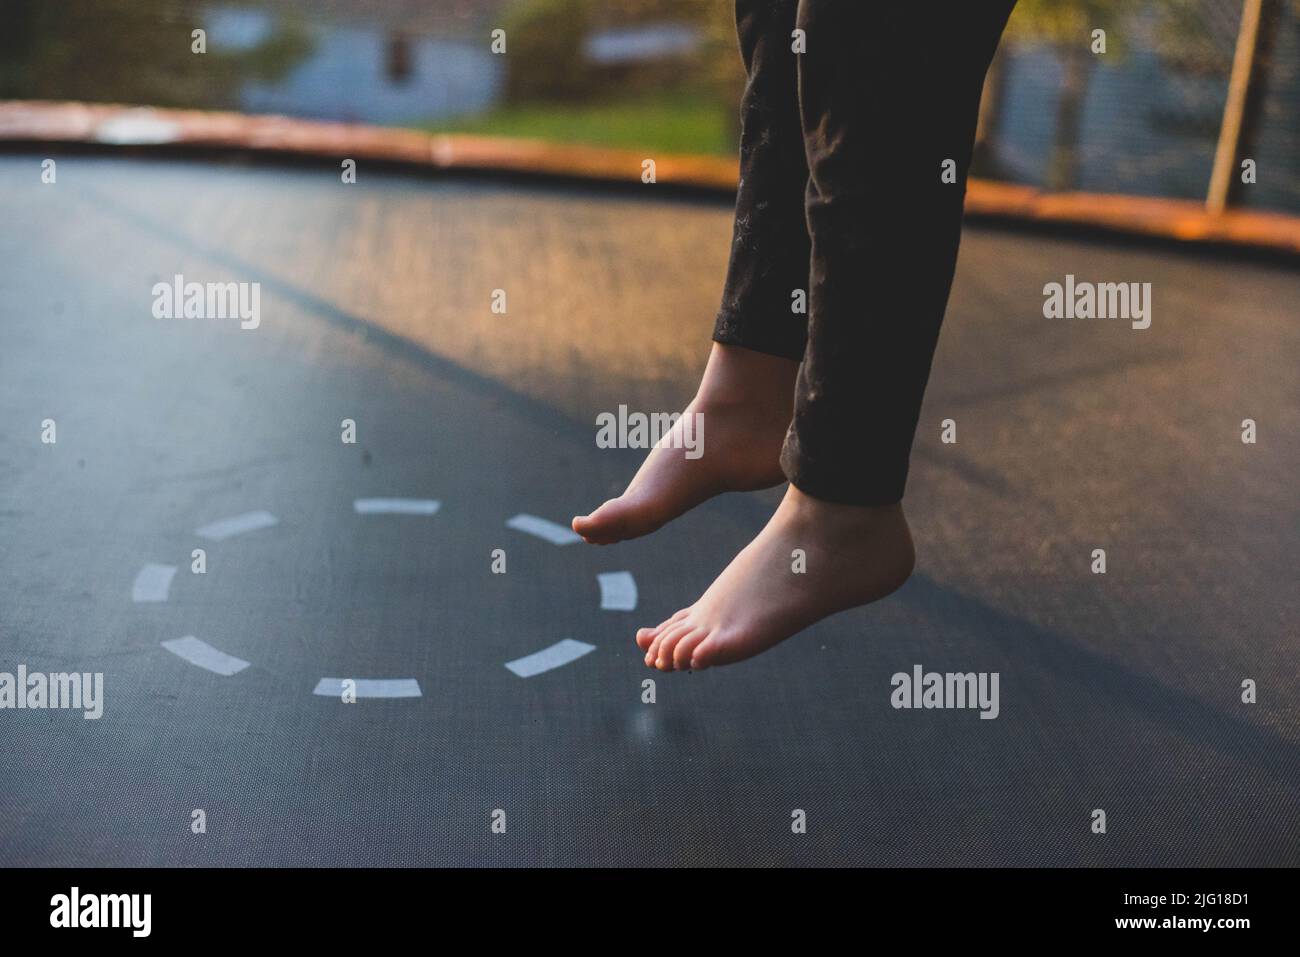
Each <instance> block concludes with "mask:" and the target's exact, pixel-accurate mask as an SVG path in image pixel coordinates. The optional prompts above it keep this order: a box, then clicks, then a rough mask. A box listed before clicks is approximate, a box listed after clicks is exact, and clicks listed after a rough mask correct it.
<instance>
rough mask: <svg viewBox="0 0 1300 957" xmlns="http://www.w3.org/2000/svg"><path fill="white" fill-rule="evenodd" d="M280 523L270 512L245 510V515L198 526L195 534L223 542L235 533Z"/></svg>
mask: <svg viewBox="0 0 1300 957" xmlns="http://www.w3.org/2000/svg"><path fill="white" fill-rule="evenodd" d="M278 524H280V520H279V519H278V518H276V517H275V516H274V515H272V514H271V513H270V512H245V513H244V514H243V515H232V516H231V517H230V518H223V519H221V520H220V521H216V522H211V523H209V524H207V525H204V526H203V527H202V528H197V529H195V530H194V534H195V535H198V536H199V537H200V538H207V539H211V540H212V541H214V542H221V541H225V540H226V539H227V538H233V537H234V536H235V535H242V534H244V532H255V531H257V530H258V529H259V528H270V527H271V526H272V525H278Z"/></svg>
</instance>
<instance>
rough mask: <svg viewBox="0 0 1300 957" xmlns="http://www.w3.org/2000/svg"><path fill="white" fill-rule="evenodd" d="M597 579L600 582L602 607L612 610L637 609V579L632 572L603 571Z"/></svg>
mask: <svg viewBox="0 0 1300 957" xmlns="http://www.w3.org/2000/svg"><path fill="white" fill-rule="evenodd" d="M596 581H598V582H600V607H601V608H605V609H608V610H610V611H634V610H635V609H636V579H635V578H633V577H632V573H631V572H601V573H600V574H599V575H597V576H596Z"/></svg>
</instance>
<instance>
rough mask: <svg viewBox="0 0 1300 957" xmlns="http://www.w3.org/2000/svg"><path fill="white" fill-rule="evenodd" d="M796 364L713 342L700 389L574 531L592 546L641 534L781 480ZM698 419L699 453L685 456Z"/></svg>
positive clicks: (580, 518) (575, 523) (577, 521)
mask: <svg viewBox="0 0 1300 957" xmlns="http://www.w3.org/2000/svg"><path fill="white" fill-rule="evenodd" d="M798 369H799V364H798V363H797V362H795V361H794V360H793V359H782V358H780V357H779V356H769V355H766V354H764V353H762V352H754V351H753V350H752V349H745V348H743V347H741V346H726V345H721V344H720V343H716V342H715V343H714V344H713V351H712V352H711V353H710V354H709V364H708V366H707V367H706V368H705V370H704V378H703V379H701V380H700V388H699V391H698V392H697V393H696V394H695V398H694V399H693V400H692V401H691V404H690V405H688V406H687V407H686V411H685V412H684V413H683V414H682V418H681V419H680V420H678V422H677V424H676V425H674V426H673V428H672V430H671V431H670V432H669V433H668V435H667V436H666V437H665V438H664V439H662V440H661V441H660V442H659V444H658V445H656V446H655V447H654V448H653V449H651V450H650V454H649V455H648V456H646V460H645V461H644V462H642V463H641V468H640V469H639V470H638V471H637V473H636V475H635V476H634V477H633V479H632V482H631V484H630V485H628V487H627V491H625V492H624V493H623V494H622V495H620V496H619V497H618V498H612V499H610V500H609V501H608V502H606V503H605V504H604V505H602V506H600V508H598V509H596V510H595V511H594V512H592V513H591V514H590V515H585V516H578V517H576V518H574V520H573V530H574V531H575V532H577V533H578V534H579V535H581V536H582V537H583V538H585V539H586V540H587V541H588V542H590V543H592V544H593V545H608V544H610V543H612V542H618V541H622V540H623V539H626V538H636V537H637V536H639V535H646V534H648V533H650V532H653V531H654V530H655V529H657V528H659V527H660V526H661V525H664V524H665V523H667V522H669V521H671V520H672V519H674V518H676V517H677V516H678V515H681V514H682V513H683V512H686V511H688V510H690V509H692V508H694V507H695V506H696V505H699V504H700V503H701V502H703V501H704V500H705V499H708V498H712V497H713V496H714V495H719V494H721V493H722V492H751V491H754V490H755V489H760V488H770V487H771V486H773V485H779V484H781V483H782V482H784V481H785V476H784V475H782V474H781V465H780V457H781V445H782V443H783V442H784V441H785V432H786V428H787V427H788V426H789V425H790V417H791V415H792V414H793V405H794V379H795V374H796V373H797V372H798ZM697 413H698V414H701V415H702V416H703V422H704V425H703V433H702V438H703V449H702V451H703V454H702V455H700V456H699V457H698V458H693V459H691V458H687V457H686V452H685V445H686V443H683V442H682V441H681V439H682V436H681V434H680V433H681V430H682V428H683V426H684V425H685V423H686V422H687V421H688V419H689V417H691V416H694V415H696V414H697Z"/></svg>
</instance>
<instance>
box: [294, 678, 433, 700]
mask: <svg viewBox="0 0 1300 957" xmlns="http://www.w3.org/2000/svg"><path fill="white" fill-rule="evenodd" d="M344 680H345V679H343V678H322V679H321V680H320V681H318V682H316V687H315V689H313V691H312V694H318V695H320V696H321V697H324V698H342V697H343V682H344ZM347 680H350V681H352V683H353V684H354V685H355V686H356V694H357V697H358V698H418V697H420V682H418V681H416V680H415V679H414V678H351V679H347Z"/></svg>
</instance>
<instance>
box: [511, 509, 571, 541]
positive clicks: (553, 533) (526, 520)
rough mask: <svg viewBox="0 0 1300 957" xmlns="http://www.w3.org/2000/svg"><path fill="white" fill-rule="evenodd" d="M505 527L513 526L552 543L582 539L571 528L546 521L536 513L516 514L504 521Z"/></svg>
mask: <svg viewBox="0 0 1300 957" xmlns="http://www.w3.org/2000/svg"><path fill="white" fill-rule="evenodd" d="M506 528H513V529H514V530H515V531H518V532H523V533H524V534H525V535H535V536H537V537H538V538H544V539H546V540H547V541H548V542H550V543H551V544H552V545H572V544H573V543H574V542H580V541H582V536H581V535H579V534H578V533H577V532H575V531H574V530H573V529H571V528H565V527H564V526H563V525H557V524H555V523H554V522H548V521H547V520H546V519H544V518H538V517H537V516H536V515H516V516H515V517H514V518H512V519H511V520H510V521H508V522H506Z"/></svg>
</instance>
